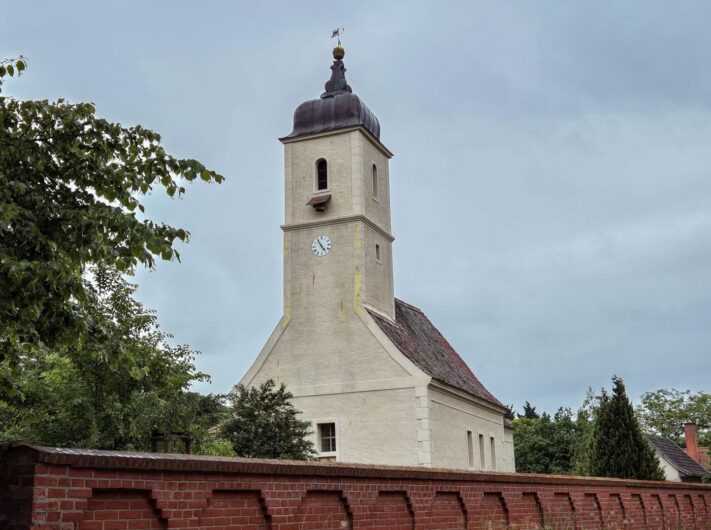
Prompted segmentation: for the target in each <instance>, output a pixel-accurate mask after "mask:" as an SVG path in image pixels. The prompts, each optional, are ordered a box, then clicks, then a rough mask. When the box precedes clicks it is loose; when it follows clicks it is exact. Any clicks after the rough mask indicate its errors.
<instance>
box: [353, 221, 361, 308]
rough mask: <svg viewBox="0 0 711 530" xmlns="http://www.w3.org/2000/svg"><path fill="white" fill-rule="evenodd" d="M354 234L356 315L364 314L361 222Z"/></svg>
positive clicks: (354, 304)
mask: <svg viewBox="0 0 711 530" xmlns="http://www.w3.org/2000/svg"><path fill="white" fill-rule="evenodd" d="M354 228H355V233H354V234H353V263H354V265H355V269H354V273H353V310H354V311H355V313H356V315H359V316H360V315H362V314H363V306H362V305H361V299H362V295H363V272H362V271H361V255H362V250H363V228H362V227H361V225H360V223H356V224H355V225H354Z"/></svg>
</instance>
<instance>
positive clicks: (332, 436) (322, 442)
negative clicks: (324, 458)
mask: <svg viewBox="0 0 711 530" xmlns="http://www.w3.org/2000/svg"><path fill="white" fill-rule="evenodd" d="M318 438H319V446H320V447H319V448H320V449H321V452H322V453H333V452H335V451H336V424H335V423H319V424H318Z"/></svg>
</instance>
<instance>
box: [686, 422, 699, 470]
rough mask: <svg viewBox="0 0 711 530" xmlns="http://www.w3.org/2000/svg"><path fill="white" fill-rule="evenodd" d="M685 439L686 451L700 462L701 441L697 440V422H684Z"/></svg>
mask: <svg viewBox="0 0 711 530" xmlns="http://www.w3.org/2000/svg"><path fill="white" fill-rule="evenodd" d="M684 441H685V442H686V453H687V454H688V455H689V456H690V457H691V458H693V459H694V460H696V461H697V462H699V461H700V460H701V459H700V455H699V443H698V442H697V441H696V424H695V423H685V424H684Z"/></svg>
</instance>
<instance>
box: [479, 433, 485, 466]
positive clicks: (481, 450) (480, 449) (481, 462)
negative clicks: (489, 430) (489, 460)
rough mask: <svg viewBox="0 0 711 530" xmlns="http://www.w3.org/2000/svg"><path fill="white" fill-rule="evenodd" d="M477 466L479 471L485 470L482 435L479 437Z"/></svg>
mask: <svg viewBox="0 0 711 530" xmlns="http://www.w3.org/2000/svg"><path fill="white" fill-rule="evenodd" d="M479 465H480V466H481V469H486V454H485V453H484V435H483V434H480V435H479Z"/></svg>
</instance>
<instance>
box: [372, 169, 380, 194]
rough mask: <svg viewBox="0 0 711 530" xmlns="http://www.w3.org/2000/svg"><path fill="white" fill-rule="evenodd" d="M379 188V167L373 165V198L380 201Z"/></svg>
mask: <svg viewBox="0 0 711 530" xmlns="http://www.w3.org/2000/svg"><path fill="white" fill-rule="evenodd" d="M378 187H379V183H378V167H377V166H376V165H375V164H373V198H374V199H375V200H378V191H379V190H378Z"/></svg>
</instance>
